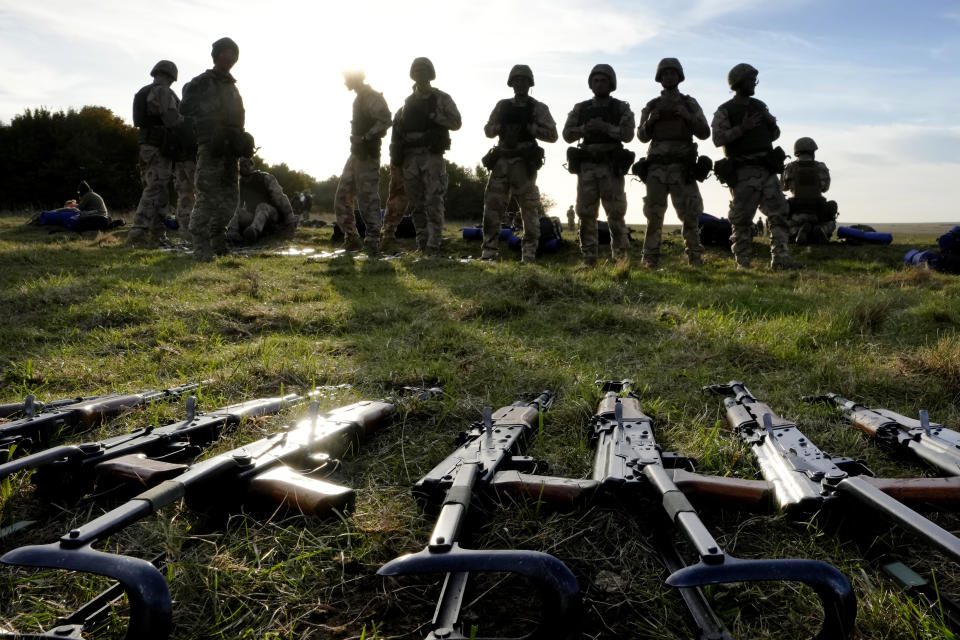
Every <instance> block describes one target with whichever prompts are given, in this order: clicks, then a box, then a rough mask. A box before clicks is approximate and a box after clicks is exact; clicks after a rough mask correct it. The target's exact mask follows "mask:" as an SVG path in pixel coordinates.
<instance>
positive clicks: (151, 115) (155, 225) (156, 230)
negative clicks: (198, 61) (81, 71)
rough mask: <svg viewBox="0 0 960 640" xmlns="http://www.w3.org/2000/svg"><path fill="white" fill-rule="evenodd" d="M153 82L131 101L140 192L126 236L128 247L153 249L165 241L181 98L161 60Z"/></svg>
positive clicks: (171, 68) (171, 67) (173, 71)
mask: <svg viewBox="0 0 960 640" xmlns="http://www.w3.org/2000/svg"><path fill="white" fill-rule="evenodd" d="M150 75H151V76H153V82H152V83H151V84H148V85H147V86H145V87H143V88H142V89H140V90H139V91H138V92H137V93H136V95H135V96H134V98H133V123H134V125H136V127H137V136H138V138H139V140H140V158H139V162H138V165H139V167H140V182H141V183H142V184H143V193H142V194H141V196H140V202H139V204H138V205H137V211H136V213H135V214H134V215H133V226H132V227H131V228H130V233H129V234H128V235H127V242H126V244H127V245H128V246H145V247H156V246H157V245H159V244H160V243H161V242H163V240H164V220H165V218H166V213H167V204H168V201H169V198H170V196H169V189H170V180H171V178H172V177H173V164H174V159H173V153H174V152H175V144H172V143H175V141H176V133H175V128H176V127H177V126H178V125H179V124H180V123H181V122H182V118H181V116H180V99H179V98H177V94H175V93H174V92H173V90H172V89H171V88H170V85H171V84H173V83H174V82H176V80H177V65H175V64H174V63H172V62H170V61H169V60H161V61H160V62H158V63H157V64H155V65H153V69H152V70H151V71H150Z"/></svg>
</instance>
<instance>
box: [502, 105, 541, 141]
mask: <svg viewBox="0 0 960 640" xmlns="http://www.w3.org/2000/svg"><path fill="white" fill-rule="evenodd" d="M535 104H536V103H535V102H534V100H533V99H532V98H528V99H527V103H526V104H524V105H519V104H514V103H513V102H505V103H502V104H501V105H500V146H502V147H504V148H507V149H512V148H513V147H515V146H517V144H519V143H521V142H533V141H535V140H536V137H535V136H534V135H533V134H532V133H530V127H529V126H530V124H532V123H533V122H534V121H535V120H534V116H533V110H534V108H535Z"/></svg>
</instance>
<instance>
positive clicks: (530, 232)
mask: <svg viewBox="0 0 960 640" xmlns="http://www.w3.org/2000/svg"><path fill="white" fill-rule="evenodd" d="M511 197H513V198H516V199H517V202H519V203H520V215H521V217H522V220H523V242H522V244H521V255H522V259H523V261H524V262H532V261H533V260H536V258H537V245H538V244H539V243H540V189H538V188H537V174H536V172H534V174H533V175H532V176H531V175H530V174H529V172H528V171H527V164H526V162H524V160H523V158H519V157H517V158H500V159H499V160H497V164H496V165H494V167H493V170H492V171H491V172H490V179H489V180H487V188H486V190H485V191H484V192H483V253H482V255H481V257H483V258H495V257H497V245H498V243H499V242H500V226H501V224H502V222H503V214H504V213H505V212H506V210H507V205H508V204H509V203H510V198H511Z"/></svg>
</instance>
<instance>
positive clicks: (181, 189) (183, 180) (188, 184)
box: [173, 160, 197, 242]
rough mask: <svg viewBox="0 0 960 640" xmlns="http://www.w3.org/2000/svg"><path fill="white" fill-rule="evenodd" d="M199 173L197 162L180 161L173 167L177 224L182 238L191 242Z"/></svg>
mask: <svg viewBox="0 0 960 640" xmlns="http://www.w3.org/2000/svg"><path fill="white" fill-rule="evenodd" d="M196 171H197V163H196V161H195V160H178V161H177V163H176V164H174V165H173V181H174V184H175V185H176V189H177V224H178V225H180V237H182V238H183V239H185V240H187V241H188V242H189V241H190V214H191V213H193V205H194V204H196V202H197V192H196V188H195V187H194V184H193V179H194V174H195V173H196Z"/></svg>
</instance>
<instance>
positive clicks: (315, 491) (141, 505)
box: [0, 401, 394, 640]
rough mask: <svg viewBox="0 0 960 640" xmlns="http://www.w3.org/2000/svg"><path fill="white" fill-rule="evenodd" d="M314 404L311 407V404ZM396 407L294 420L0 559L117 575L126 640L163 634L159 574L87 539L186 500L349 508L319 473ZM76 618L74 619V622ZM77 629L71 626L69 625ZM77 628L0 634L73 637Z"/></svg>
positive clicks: (372, 405)
mask: <svg viewBox="0 0 960 640" xmlns="http://www.w3.org/2000/svg"><path fill="white" fill-rule="evenodd" d="M315 406H316V405H314V407H315ZM393 412H394V405H393V404H391V403H389V402H371V401H364V402H356V403H354V404H351V405H347V406H344V407H340V408H338V409H334V410H332V411H329V412H327V413H326V414H324V415H318V414H317V413H316V412H315V411H311V414H312V415H310V416H309V417H307V418H305V419H303V420H301V421H300V422H298V423H297V424H296V425H295V426H293V427H290V428H285V429H281V430H279V431H277V432H276V433H274V434H272V435H270V436H268V437H266V438H263V439H261V440H258V441H256V442H252V443H250V444H247V445H244V446H242V447H238V448H236V449H233V450H231V451H227V452H226V453H222V454H220V455H217V456H214V457H212V458H208V459H207V460H204V461H202V462H198V463H195V464H193V465H190V466H189V467H188V468H186V470H185V471H183V472H182V473H181V474H180V475H179V476H177V477H176V478H171V479H167V480H164V481H163V482H161V483H160V484H159V485H157V486H156V487H154V488H152V489H150V490H148V491H145V492H143V493H141V494H140V495H138V496H136V497H135V498H133V499H131V500H130V501H129V502H127V503H126V504H123V505H121V506H119V507H117V508H116V509H113V510H112V511H109V512H107V513H105V514H104V515H102V516H100V517H99V518H96V519H95V520H93V521H91V522H89V523H87V524H85V525H83V526H81V527H78V528H77V529H73V530H72V531H70V532H68V533H67V534H65V535H64V536H62V537H61V538H60V540H59V542H55V543H53V544H47V545H33V546H26V547H20V548H19V549H14V550H13V551H10V552H8V553H6V554H4V555H3V556H2V557H0V562H2V563H4V564H8V565H15V566H24V567H46V568H56V569H70V570H74V571H83V572H87V573H93V574H97V575H103V576H107V577H110V578H113V579H115V580H117V581H118V582H119V583H120V585H121V586H122V588H123V590H124V591H125V592H126V594H127V599H128V602H129V607H130V621H129V626H128V629H127V634H126V636H125V638H127V639H128V640H134V639H136V640H163V639H164V638H167V636H168V635H169V632H170V626H171V622H172V605H171V601H170V590H169V588H168V586H167V582H166V580H164V577H163V575H162V574H161V573H160V572H159V571H158V570H157V569H156V568H155V567H154V566H153V565H152V564H151V563H149V562H147V561H146V560H141V559H138V558H134V557H131V556H122V555H115V554H110V553H104V552H101V551H96V550H94V549H93V548H92V545H94V544H96V543H98V542H103V541H104V540H106V539H107V537H109V536H110V535H111V534H113V533H115V532H117V531H120V530H122V529H124V528H125V527H127V526H129V525H131V524H133V523H135V522H137V521H139V520H141V519H143V518H145V517H147V516H149V515H150V514H152V513H154V512H156V511H159V510H160V509H162V508H163V507H165V506H166V505H169V504H172V503H174V502H177V501H178V500H180V499H181V498H186V499H187V501H188V503H189V504H190V505H197V506H201V507H203V508H206V509H211V508H212V509H215V510H218V511H226V510H231V509H234V508H237V507H238V506H240V505H243V504H250V503H263V502H267V501H273V502H274V503H276V502H279V503H281V504H282V505H284V506H287V507H291V508H294V509H299V510H300V511H301V512H303V513H311V514H316V515H326V514H329V513H330V512H332V511H333V510H336V509H344V508H346V507H349V506H350V505H351V504H352V501H353V497H354V496H353V491H352V490H351V489H348V488H346V487H341V486H339V485H336V484H332V483H330V482H326V481H324V480H320V479H318V478H314V477H310V475H311V474H313V473H316V472H329V471H330V470H332V468H334V467H336V464H335V461H334V460H333V459H332V458H331V457H330V456H331V455H334V454H336V453H341V452H342V451H343V450H344V448H345V447H347V448H349V447H351V446H352V445H353V443H354V441H355V440H357V439H359V438H362V437H365V436H367V435H369V434H371V433H372V432H373V431H374V430H376V429H378V428H379V427H381V426H384V425H385V424H386V423H387V422H388V421H389V419H390V416H391V415H392V414H393ZM78 624H79V623H78ZM74 627H76V625H74ZM69 633H76V634H79V633H80V631H79V630H77V629H76V628H69V629H57V630H51V631H49V632H45V633H41V634H32V635H31V634H20V635H9V634H3V633H0V638H19V639H29V638H62V637H79V635H75V636H69V635H66V634H69Z"/></svg>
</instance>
